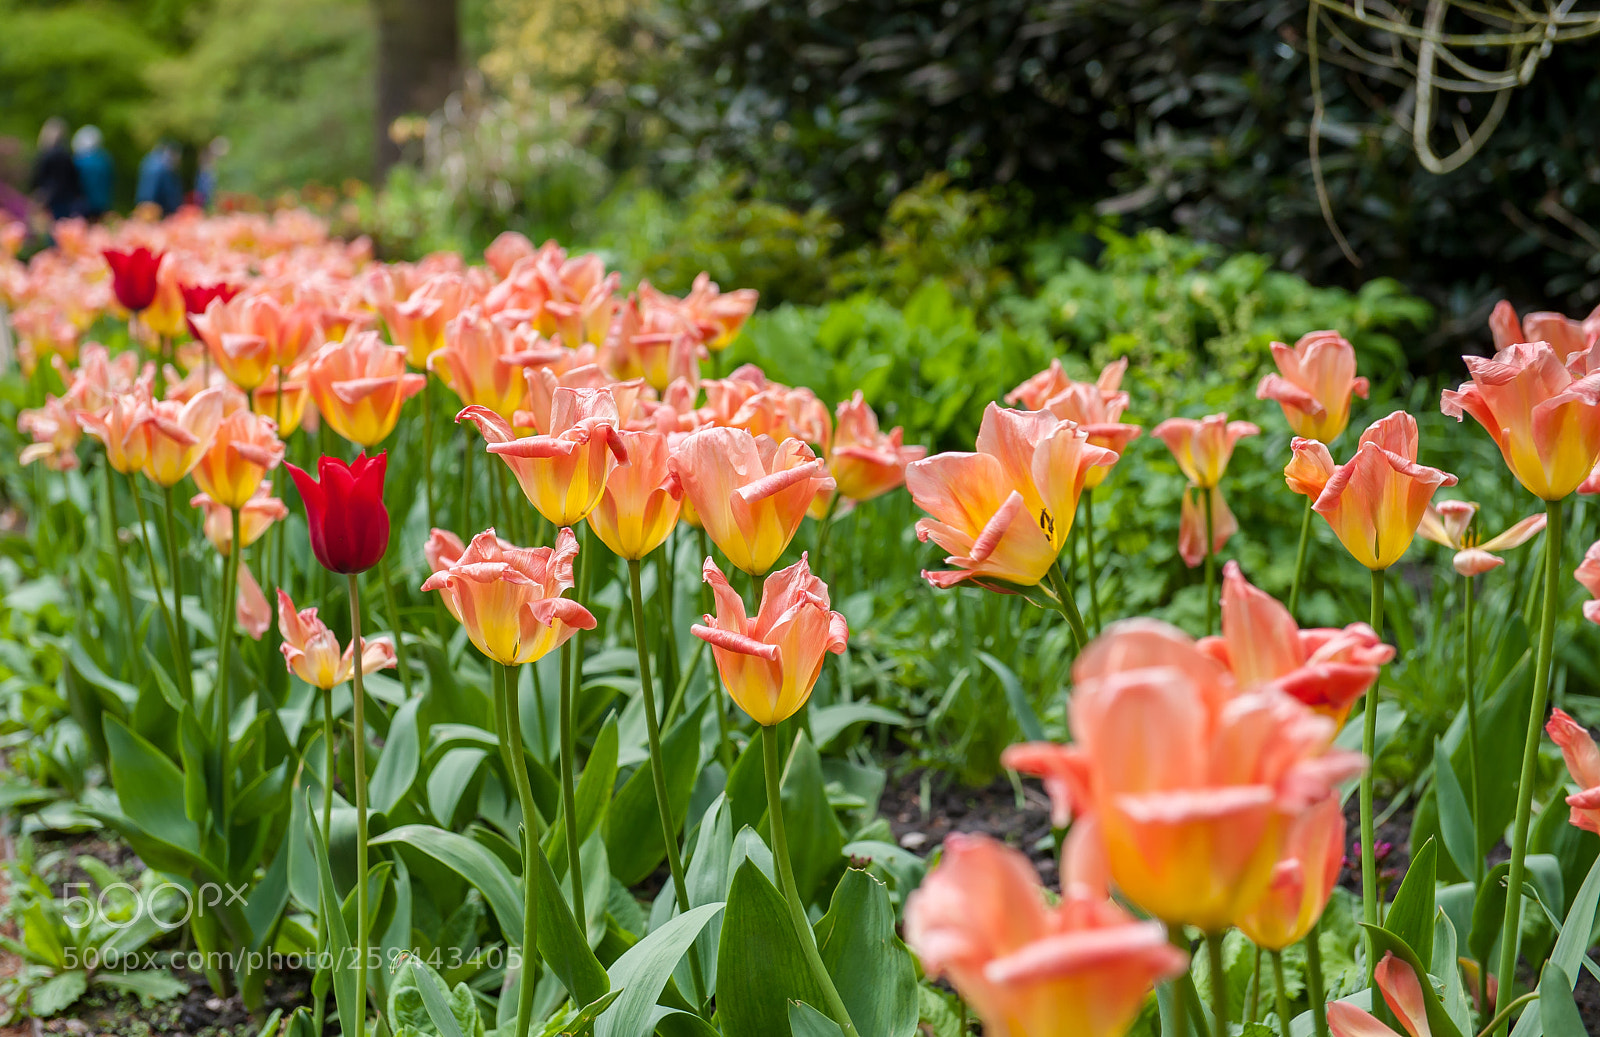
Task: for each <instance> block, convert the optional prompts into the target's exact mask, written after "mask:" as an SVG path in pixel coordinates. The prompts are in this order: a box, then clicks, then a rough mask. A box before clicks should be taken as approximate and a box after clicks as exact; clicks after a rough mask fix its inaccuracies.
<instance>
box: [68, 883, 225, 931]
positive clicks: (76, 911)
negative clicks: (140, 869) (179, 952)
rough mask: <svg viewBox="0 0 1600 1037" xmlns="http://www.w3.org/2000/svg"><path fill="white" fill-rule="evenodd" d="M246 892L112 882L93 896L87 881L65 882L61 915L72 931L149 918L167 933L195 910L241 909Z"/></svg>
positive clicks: (216, 885)
mask: <svg viewBox="0 0 1600 1037" xmlns="http://www.w3.org/2000/svg"><path fill="white" fill-rule="evenodd" d="M246 889H247V887H245V886H243V885H240V886H234V885H232V884H231V883H226V882H223V883H216V882H206V883H202V884H201V885H199V886H196V887H194V888H193V889H191V888H190V887H188V886H185V885H183V884H182V883H178V882H158V883H155V884H154V885H149V886H144V887H142V888H141V887H138V886H134V885H131V884H130V883H127V882H113V883H112V884H110V885H109V886H106V887H104V888H103V889H101V890H99V892H98V893H95V891H94V889H93V887H92V886H91V885H90V884H89V883H87V882H69V883H67V884H66V886H65V887H64V890H63V891H64V892H65V893H66V896H65V898H64V899H63V900H62V901H61V916H62V919H63V920H64V921H65V922H66V923H67V924H68V925H70V926H72V927H73V928H83V927H86V926H89V925H91V924H95V925H101V926H105V927H107V928H110V929H126V928H128V927H129V926H131V925H133V924H135V923H136V922H138V921H139V920H140V919H141V918H149V919H150V921H151V922H152V923H153V924H155V925H156V926H157V927H158V928H160V929H163V930H166V931H169V932H170V931H171V930H173V929H177V928H178V927H180V926H182V925H184V924H186V923H187V922H188V921H189V919H190V918H191V917H193V916H194V914H195V912H196V910H199V911H201V912H204V911H205V910H206V909H207V908H214V907H229V906H232V905H235V904H237V905H240V906H243V905H244V904H245V896H244V895H245V892H246ZM75 890H76V891H79V892H74V891H75ZM90 893H94V895H93V896H90V895H88V894H90Z"/></svg>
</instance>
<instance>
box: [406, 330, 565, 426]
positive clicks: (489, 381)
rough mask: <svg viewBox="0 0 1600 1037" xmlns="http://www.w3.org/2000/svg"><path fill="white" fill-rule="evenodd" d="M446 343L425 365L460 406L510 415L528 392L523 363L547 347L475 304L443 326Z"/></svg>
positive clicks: (435, 351)
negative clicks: (542, 346)
mask: <svg viewBox="0 0 1600 1037" xmlns="http://www.w3.org/2000/svg"><path fill="white" fill-rule="evenodd" d="M444 340H445V346H444V347H443V348H442V349H437V350H434V351H433V352H432V353H431V354H429V356H428V370H429V371H432V372H433V373H434V374H437V375H438V376H439V380H440V381H441V382H443V383H444V384H445V386H446V387H448V388H449V389H450V391H451V392H453V393H455V394H456V396H458V397H460V399H461V403H462V405H463V406H472V405H474V404H476V405H478V406H481V407H487V408H489V409H490V410H492V411H494V412H495V413H496V414H498V415H500V416H501V417H502V418H505V419H506V420H507V421H510V420H512V418H513V416H515V414H516V413H517V410H518V409H519V408H520V407H521V406H522V404H523V400H524V399H525V398H526V396H527V392H528V390H527V383H526V381H525V380H524V378H523V370H522V369H523V366H524V365H525V364H528V363H532V362H534V361H537V360H539V359H540V358H541V357H543V356H544V355H545V354H546V350H543V349H539V348H538V347H539V343H538V342H537V340H535V341H529V340H528V339H527V338H525V337H524V336H522V335H520V334H518V333H517V332H515V331H513V330H512V329H511V328H510V327H509V326H507V325H505V324H502V323H500V322H499V321H496V320H492V319H490V318H488V317H485V316H484V315H483V311H482V310H480V309H478V308H477V307H476V306H474V307H470V308H468V309H466V310H463V311H462V312H461V314H460V315H459V316H457V317H456V318H455V319H454V320H452V321H451V322H450V323H449V324H446V325H445V330H444Z"/></svg>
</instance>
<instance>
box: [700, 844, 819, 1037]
mask: <svg viewBox="0 0 1600 1037" xmlns="http://www.w3.org/2000/svg"><path fill="white" fill-rule="evenodd" d="M800 939H801V937H800V934H799V933H797V932H796V931H795V928H794V922H793V921H792V920H791V918H790V916H789V908H788V905H787V904H785V903H784V900H783V897H782V895H781V894H779V893H778V891H777V890H776V889H775V888H773V885H772V883H770V882H768V881H767V877H766V876H765V875H763V874H761V869H760V868H758V867H757V866H756V865H755V864H754V863H753V862H751V861H748V860H747V861H745V862H744V863H743V864H741V865H740V866H739V870H738V871H737V872H735V873H734V876H733V883H732V884H731V886H730V887H729V889H728V906H727V908H726V913H725V914H724V915H723V919H722V946H721V947H720V948H719V949H718V952H717V1021H718V1022H719V1023H720V1024H721V1026H722V1032H723V1035H724V1037H782V1035H784V1034H786V1033H789V1013H788V1008H787V1004H788V1002H790V1001H804V1002H806V1003H807V1004H813V1005H820V1004H823V1003H824V1001H823V991H822V988H821V986H820V984H818V982H817V980H816V977H815V976H813V975H812V973H811V969H810V968H809V967H808V966H807V964H806V956H805V952H804V951H803V950H802V949H801V945H800Z"/></svg>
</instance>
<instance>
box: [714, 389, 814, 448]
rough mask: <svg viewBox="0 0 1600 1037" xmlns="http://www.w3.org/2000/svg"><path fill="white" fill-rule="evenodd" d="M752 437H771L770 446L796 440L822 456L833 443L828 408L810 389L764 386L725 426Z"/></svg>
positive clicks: (746, 401) (742, 405) (741, 406)
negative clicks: (740, 430) (737, 429)
mask: <svg viewBox="0 0 1600 1037" xmlns="http://www.w3.org/2000/svg"><path fill="white" fill-rule="evenodd" d="M725 424H728V425H731V426H733V427H734V428H742V429H744V430H745V431H746V432H748V433H750V434H751V435H752V436H771V437H772V440H773V442H775V443H782V442H783V441H784V440H785V439H798V440H800V441H801V442H803V443H809V444H810V445H811V446H812V447H814V448H815V449H816V450H817V452H818V453H819V454H820V455H822V456H826V455H827V453H828V449H829V447H830V446H831V445H832V442H833V419H832V418H831V417H830V416H829V414H828V408H827V406H826V405H824V404H823V402H822V401H821V400H819V399H817V394H816V393H814V392H812V391H811V390H810V389H791V388H789V387H788V386H786V385H768V386H767V387H766V388H765V389H762V390H761V391H760V392H758V393H756V394H754V395H753V396H751V397H750V398H749V399H747V400H745V401H744V403H743V404H741V405H740V407H739V410H738V411H737V412H736V413H735V414H734V415H733V416H732V417H731V418H729V419H728V421H727V422H726V423H725Z"/></svg>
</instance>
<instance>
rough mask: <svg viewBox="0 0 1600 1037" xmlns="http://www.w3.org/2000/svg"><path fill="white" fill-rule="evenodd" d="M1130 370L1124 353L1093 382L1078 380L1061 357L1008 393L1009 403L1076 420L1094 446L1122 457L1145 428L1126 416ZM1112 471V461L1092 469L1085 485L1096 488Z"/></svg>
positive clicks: (1067, 419) (1063, 418) (1063, 419)
mask: <svg viewBox="0 0 1600 1037" xmlns="http://www.w3.org/2000/svg"><path fill="white" fill-rule="evenodd" d="M1127 370H1128V359H1127V358H1126V357H1123V358H1122V359H1120V360H1116V361H1114V362H1112V363H1109V364H1107V365H1106V366H1105V367H1104V368H1102V369H1101V371H1100V377H1099V378H1097V379H1095V380H1094V381H1093V382H1078V381H1074V380H1072V379H1071V378H1068V377H1067V372H1066V369H1065V368H1064V367H1062V366H1061V361H1060V360H1052V361H1050V366H1049V367H1047V368H1045V369H1044V370H1043V371H1040V372H1039V373H1038V374H1036V375H1034V376H1033V377H1032V378H1029V379H1028V380H1027V381H1025V382H1023V383H1022V384H1021V385H1019V386H1017V387H1016V388H1015V389H1013V390H1011V391H1010V392H1009V393H1007V394H1006V402H1007V403H1021V404H1022V406H1024V407H1026V408H1027V409H1028V410H1047V411H1049V412H1050V413H1052V414H1054V415H1055V416H1056V417H1058V418H1060V419H1061V420H1062V421H1071V422H1074V423H1076V424H1077V425H1078V426H1079V427H1080V428H1082V429H1083V431H1084V432H1086V433H1087V434H1088V436H1089V443H1090V444H1091V445H1093V446H1101V447H1105V448H1106V449H1107V450H1110V451H1112V452H1113V453H1115V454H1116V455H1117V456H1118V457H1119V458H1120V457H1121V456H1122V452H1123V451H1124V450H1125V449H1127V447H1128V444H1129V443H1131V442H1133V441H1134V440H1135V439H1138V438H1139V436H1140V434H1141V433H1142V432H1143V431H1144V430H1143V429H1141V428H1140V427H1139V426H1138V425H1130V424H1127V423H1126V422H1124V421H1123V420H1122V412H1123V411H1124V410H1126V409H1127V407H1128V394H1127V393H1126V392H1123V391H1122V389H1121V385H1122V376H1123V375H1124V374H1125V373H1126V372H1127ZM1110 474H1111V468H1110V466H1109V465H1097V466H1095V467H1094V468H1092V469H1090V471H1089V477H1088V479H1087V480H1086V481H1085V483H1084V488H1085V489H1089V490H1092V489H1094V488H1095V487H1097V486H1099V485H1100V484H1101V483H1102V482H1104V481H1105V478H1106V476H1108V475H1110Z"/></svg>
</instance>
